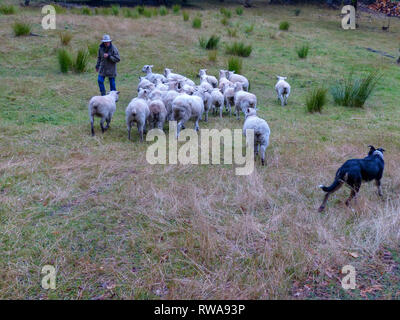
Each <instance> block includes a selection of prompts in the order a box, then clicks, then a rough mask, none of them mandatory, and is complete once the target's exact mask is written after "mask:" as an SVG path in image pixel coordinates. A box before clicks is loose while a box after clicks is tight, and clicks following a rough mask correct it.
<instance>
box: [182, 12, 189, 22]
mask: <svg viewBox="0 0 400 320" xmlns="http://www.w3.org/2000/svg"><path fill="white" fill-rule="evenodd" d="M182 16H183V21H188V20H189V13H188V12H186V11H182Z"/></svg>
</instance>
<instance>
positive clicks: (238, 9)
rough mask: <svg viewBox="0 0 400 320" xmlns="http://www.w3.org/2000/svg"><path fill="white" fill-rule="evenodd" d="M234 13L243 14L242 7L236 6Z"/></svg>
mask: <svg viewBox="0 0 400 320" xmlns="http://www.w3.org/2000/svg"><path fill="white" fill-rule="evenodd" d="M236 14H237V15H238V16H241V15H242V14H243V8H242V7H237V8H236Z"/></svg>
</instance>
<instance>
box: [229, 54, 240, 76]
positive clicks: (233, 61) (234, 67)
mask: <svg viewBox="0 0 400 320" xmlns="http://www.w3.org/2000/svg"><path fill="white" fill-rule="evenodd" d="M242 65H243V62H242V59H240V58H237V57H231V58H229V59H228V70H229V71H235V73H241V72H242Z"/></svg>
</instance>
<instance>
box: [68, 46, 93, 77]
mask: <svg viewBox="0 0 400 320" xmlns="http://www.w3.org/2000/svg"><path fill="white" fill-rule="evenodd" d="M88 63H89V52H88V50H87V49H86V48H85V49H79V50H78V52H77V54H76V57H75V60H74V63H73V66H72V68H73V70H74V71H75V72H76V73H82V72H85V71H86V70H87V66H88Z"/></svg>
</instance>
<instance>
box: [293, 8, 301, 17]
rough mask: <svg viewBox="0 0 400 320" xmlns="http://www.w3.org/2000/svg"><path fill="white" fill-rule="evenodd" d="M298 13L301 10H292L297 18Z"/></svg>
mask: <svg viewBox="0 0 400 320" xmlns="http://www.w3.org/2000/svg"><path fill="white" fill-rule="evenodd" d="M300 13H301V10H300V9H296V10H294V15H295V16H296V17H297V16H299V15H300Z"/></svg>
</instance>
